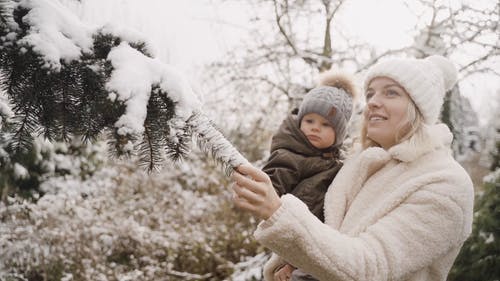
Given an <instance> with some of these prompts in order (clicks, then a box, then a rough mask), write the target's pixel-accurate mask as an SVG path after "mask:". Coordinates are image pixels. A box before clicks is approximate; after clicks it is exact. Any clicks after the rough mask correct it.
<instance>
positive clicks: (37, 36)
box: [0, 0, 247, 172]
mask: <svg viewBox="0 0 500 281" xmlns="http://www.w3.org/2000/svg"><path fill="white" fill-rule="evenodd" d="M0 4H1V10H0V25H1V26H0V44H1V45H0V63H1V66H0V71H1V72H2V73H4V77H3V79H2V80H1V84H2V86H4V87H5V88H6V95H7V96H8V98H9V100H10V101H11V102H12V104H13V108H12V111H13V112H14V118H13V119H14V122H13V126H12V135H13V137H12V139H11V141H10V142H11V143H10V145H9V147H10V149H11V153H17V152H19V151H22V150H23V149H27V148H28V147H29V143H30V139H31V137H32V136H33V135H37V134H43V135H44V136H45V137H46V138H48V139H52V140H69V139H71V138H73V137H74V136H82V137H83V138H84V139H85V140H93V139H95V138H97V137H98V136H99V135H100V134H101V133H103V132H112V134H110V135H111V136H112V138H111V146H112V147H114V149H113V150H114V151H115V152H116V153H117V154H118V155H121V154H138V155H139V157H140V158H141V160H142V161H141V162H142V163H143V164H145V165H147V168H148V169H149V170H152V169H154V168H156V167H158V166H159V164H161V162H162V160H164V159H165V158H166V157H172V158H174V159H176V158H179V157H180V156H183V155H185V154H187V152H188V147H189V146H188V142H191V135H189V134H187V132H183V131H182V130H186V129H189V131H188V132H190V133H191V134H192V135H194V136H196V138H197V140H198V143H199V144H203V146H202V148H203V150H205V151H206V152H210V153H211V154H212V155H213V156H214V158H215V159H217V160H218V161H219V162H220V163H221V164H222V165H223V166H224V168H225V169H226V171H228V172H230V171H232V169H233V168H234V167H236V166H237V165H239V164H242V163H244V162H247V161H246V160H245V158H244V157H243V156H241V154H239V153H238V151H237V150H236V149H235V148H234V147H233V146H232V145H231V144H230V143H229V142H228V141H227V140H226V138H224V136H223V135H222V134H221V133H220V132H219V131H218V130H217V129H216V128H215V127H214V126H213V124H211V122H210V120H208V119H207V118H206V116H204V115H203V113H202V111H201V104H200V102H199V100H198V98H197V97H196V95H195V94H194V93H193V91H192V89H191V86H190V84H189V83H188V81H187V79H186V78H185V77H184V76H183V75H181V74H180V73H179V71H177V70H176V69H175V68H173V67H171V66H170V65H167V64H165V63H163V62H161V61H160V60H158V59H157V58H155V57H154V50H153V49H152V48H151V45H150V44H148V43H147V41H146V40H145V39H144V38H142V37H141V36H140V35H139V34H137V33H136V32H134V31H130V30H125V29H122V28H118V27H116V26H112V25H105V26H93V25H90V24H88V23H86V22H82V21H81V20H80V19H79V18H77V17H76V16H75V15H74V14H73V13H72V12H71V11H70V10H69V9H67V8H66V7H65V6H64V5H63V4H61V2H59V1H57V0H20V1H15V0H10V1H9V0H0ZM174 122H175V124H174ZM179 130H181V131H179Z"/></svg>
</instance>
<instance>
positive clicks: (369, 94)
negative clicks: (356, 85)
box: [365, 91, 373, 100]
mask: <svg viewBox="0 0 500 281" xmlns="http://www.w3.org/2000/svg"><path fill="white" fill-rule="evenodd" d="M365 96H366V100H369V99H370V98H371V97H372V96H373V92H372V91H370V92H366V94H365Z"/></svg>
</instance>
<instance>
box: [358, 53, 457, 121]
mask: <svg viewBox="0 0 500 281" xmlns="http://www.w3.org/2000/svg"><path fill="white" fill-rule="evenodd" d="M375 77H388V78H391V79H392V80H394V81H396V82H397V83H398V84H400V85H401V86H402V87H403V88H404V89H405V90H406V92H407V93H408V94H409V95H410V97H411V99H412V100H413V102H415V104H416V105H417V108H418V110H419V111H420V113H422V115H423V117H424V122H425V123H427V124H434V123H436V122H437V120H438V118H439V113H440V112H441V107H442V106H443V102H444V95H445V93H446V91H448V90H450V89H451V88H452V87H453V86H454V85H455V83H456V81H457V69H456V68H455V66H454V65H453V63H452V62H451V61H450V60H448V59H447V58H445V57H443V56H438V55H433V56H429V57H427V58H424V59H408V58H407V59H390V60H385V61H381V62H379V63H377V64H375V65H373V66H372V67H371V68H370V69H369V70H368V72H367V73H366V77H365V82H364V88H365V89H366V88H367V87H368V84H369V83H370V81H371V80H372V79H373V78H375Z"/></svg>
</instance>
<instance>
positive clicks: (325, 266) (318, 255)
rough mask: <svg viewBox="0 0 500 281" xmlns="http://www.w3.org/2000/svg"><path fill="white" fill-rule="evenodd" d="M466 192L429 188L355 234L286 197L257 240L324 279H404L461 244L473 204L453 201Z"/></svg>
mask: <svg viewBox="0 0 500 281" xmlns="http://www.w3.org/2000/svg"><path fill="white" fill-rule="evenodd" d="M443 190H444V191H443ZM452 191H455V193H453V194H454V195H453V196H454V197H451V196H449V194H450V192H452ZM458 193H459V192H458ZM464 193H468V192H462V194H457V188H456V187H455V186H443V184H442V183H441V184H429V185H427V186H425V187H423V188H421V189H419V190H418V191H415V192H414V193H412V194H411V195H409V197H407V198H406V200H405V201H403V203H402V204H400V205H398V206H394V209H392V210H390V211H388V213H387V214H386V215H385V216H383V217H382V218H381V219H379V220H378V221H376V222H374V223H372V224H371V225H369V226H368V227H367V228H366V229H365V230H364V231H362V232H361V233H360V234H359V235H356V236H348V235H346V234H342V233H340V232H339V231H337V230H335V229H334V228H332V227H330V226H328V225H326V224H323V223H321V222H320V221H319V220H318V219H317V218H316V217H314V216H313V215H312V214H311V213H310V212H309V211H308V210H307V207H306V205H304V204H303V203H302V202H301V201H300V200H299V199H297V198H295V197H294V196H292V195H285V196H283V197H282V199H281V200H282V203H283V204H282V206H281V207H280V208H279V209H278V210H277V211H276V212H275V213H274V214H273V215H272V216H271V217H270V218H269V219H268V220H266V221H263V222H261V223H260V224H259V226H258V228H257V230H256V232H255V237H256V239H257V240H258V241H259V242H260V243H262V244H263V245H264V246H266V247H268V248H270V249H271V250H272V251H273V252H275V253H277V254H278V255H280V256H281V257H282V258H284V259H286V260H287V261H289V262H290V263H292V264H293V265H295V266H297V267H299V268H301V269H302V270H304V271H305V272H308V273H310V274H312V275H313V276H315V277H316V278H319V279H320V280H350V281H354V280H356V281H361V280H366V281H368V280H370V281H377V280H402V279H404V277H405V275H407V274H409V273H411V272H414V271H416V270H419V269H421V268H423V267H426V266H428V265H430V264H432V262H433V261H434V260H435V259H436V258H439V257H440V256H442V255H444V254H445V253H447V252H448V251H450V249H451V248H452V247H456V246H457V245H460V244H461V243H463V240H464V239H465V238H464V230H463V229H468V227H467V226H466V225H467V224H470V223H471V219H468V218H467V216H468V214H469V213H470V212H469V211H468V210H467V209H468V207H470V208H471V206H463V205H465V203H464V202H465V201H467V200H465V201H460V200H458V201H457V200H455V199H456V198H460V197H461V196H462V198H463V197H468V196H469V194H464ZM469 197H470V196H469ZM454 198H455V199H454ZM464 209H465V210H464ZM470 214H471V213H470Z"/></svg>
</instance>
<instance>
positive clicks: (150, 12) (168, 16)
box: [65, 0, 500, 122]
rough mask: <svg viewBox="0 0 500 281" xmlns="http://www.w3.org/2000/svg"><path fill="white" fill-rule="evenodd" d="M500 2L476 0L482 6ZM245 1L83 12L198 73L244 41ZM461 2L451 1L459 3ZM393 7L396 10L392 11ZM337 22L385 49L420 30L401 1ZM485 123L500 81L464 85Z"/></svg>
mask: <svg viewBox="0 0 500 281" xmlns="http://www.w3.org/2000/svg"><path fill="white" fill-rule="evenodd" d="M65 1H70V0H65ZM492 1H496V0H474V2H475V3H476V4H478V3H480V2H483V3H491V2H492ZM243 2H244V1H225V3H224V4H220V3H219V4H214V3H211V1H210V0H105V1H103V0H84V1H83V3H84V7H83V8H81V9H80V10H79V11H78V12H79V13H80V17H81V18H82V19H84V20H86V21H89V22H93V23H96V24H104V23H106V22H110V21H111V22H113V23H115V24H120V25H124V26H127V27H130V28H134V29H136V30H138V31H140V32H141V33H143V35H144V36H145V37H146V38H148V39H149V40H150V41H151V42H152V43H153V44H154V45H155V47H156V55H157V56H158V57H159V58H160V59H162V60H164V61H165V62H167V63H169V64H172V65H175V66H177V67H178V68H180V69H181V70H182V71H184V72H193V71H194V69H199V66H200V65H203V64H204V63H208V62H212V61H217V60H218V59H221V57H222V56H223V55H224V53H225V52H226V51H227V50H230V49H231V48H233V47H234V46H235V44H236V43H238V42H241V41H242V40H244V39H245V38H244V35H245V34H246V32H245V31H246V30H247V26H248V13H247V11H248V9H251V7H248V6H244V5H243V4H242V3H243ZM457 2H458V1H450V3H455V4H456V3H457ZM387 7H391V8H390V9H388V8H387ZM341 11H342V13H341V14H340V15H339V16H340V18H338V19H337V24H339V26H338V28H341V29H342V30H343V31H344V32H345V33H346V34H351V35H356V36H357V37H359V38H361V39H363V40H366V41H367V42H370V44H372V45H373V46H377V47H380V48H397V47H401V46H404V45H409V44H411V42H412V38H411V36H410V34H409V32H408V30H410V29H411V28H412V26H413V25H414V24H415V21H416V18H415V14H414V13H412V12H410V11H408V9H406V8H405V7H404V6H403V5H402V4H401V1H398V0H379V1H372V0H350V1H348V2H347V5H346V6H344V7H343V9H342V10H341ZM460 86H461V89H462V92H463V93H464V95H465V96H467V97H468V98H469V99H470V100H471V103H472V105H473V107H474V109H475V110H476V111H478V112H479V113H480V115H481V116H480V117H481V118H482V121H483V122H484V120H485V119H486V117H487V116H488V115H489V112H490V111H491V110H492V102H491V101H492V100H493V98H494V95H497V94H498V89H499V88H500V82H499V79H498V78H497V77H494V76H487V77H485V76H484V75H476V76H475V77H471V78H470V79H467V81H466V83H461V84H460Z"/></svg>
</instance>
